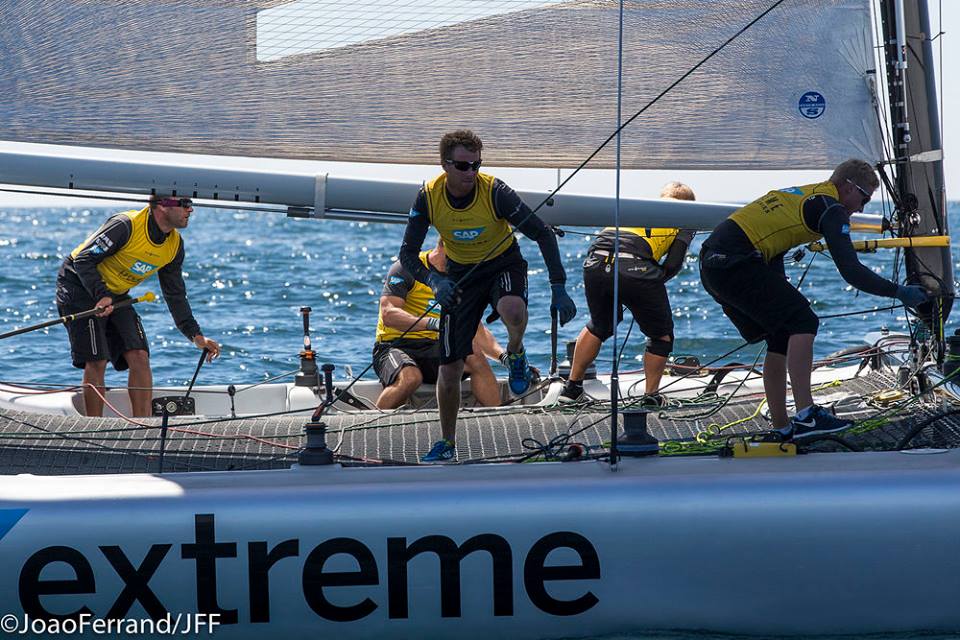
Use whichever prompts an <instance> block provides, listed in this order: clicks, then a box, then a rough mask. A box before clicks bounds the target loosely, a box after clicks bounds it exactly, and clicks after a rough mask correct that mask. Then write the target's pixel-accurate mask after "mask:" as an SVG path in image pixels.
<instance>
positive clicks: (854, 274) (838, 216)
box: [704, 194, 897, 298]
mask: <svg viewBox="0 0 960 640" xmlns="http://www.w3.org/2000/svg"><path fill="white" fill-rule="evenodd" d="M803 221H804V223H805V224H806V225H807V227H808V228H809V229H811V230H813V231H816V232H817V233H819V234H822V235H823V239H824V241H826V243H827V249H828V250H829V251H830V256H831V257H832V258H833V261H834V263H835V264H836V265H837V271H839V272H840V276H841V277H842V278H843V279H844V281H846V283H847V284H849V285H850V286H852V287H854V288H855V289H859V290H860V291H863V292H864V293H869V294H871V295H875V296H885V297H887V298H893V297H896V294H897V285H896V283H894V282H891V281H890V280H887V279H886V278H884V277H882V276H879V275H877V274H876V273H874V272H873V271H871V270H870V269H869V268H868V267H865V266H864V265H863V264H862V263H861V262H860V260H859V259H858V258H857V252H856V250H855V249H854V248H853V242H852V241H851V240H850V212H849V211H847V208H846V207H844V206H843V205H842V204H840V202H838V201H837V200H836V199H835V198H832V197H830V196H828V195H825V194H819V195H815V196H812V197H810V198H808V199H807V200H806V202H804V204H803ZM704 246H705V247H707V248H709V249H713V250H715V251H722V252H724V253H729V254H732V255H748V254H750V253H752V252H754V251H756V249H755V248H754V246H753V243H751V242H750V239H749V238H747V235H746V234H745V233H744V232H743V230H742V229H741V228H740V227H739V226H738V225H737V223H736V222H734V221H733V220H730V219H727V220H724V221H723V222H722V223H720V224H719V225H718V226H717V228H716V229H714V231H713V233H712V234H711V235H710V238H708V239H707V241H706V242H704ZM784 255H785V254H783V253H781V254H780V255H778V256H776V257H775V258H774V259H773V260H772V261H771V266H773V267H775V268H777V269H778V270H779V271H780V272H783V271H784V266H783V257H784Z"/></svg>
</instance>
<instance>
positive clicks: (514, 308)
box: [497, 296, 527, 324]
mask: <svg viewBox="0 0 960 640" xmlns="http://www.w3.org/2000/svg"><path fill="white" fill-rule="evenodd" d="M497 313H499V314H500V317H501V318H503V321H504V322H506V323H507V324H518V323H520V322H523V320H524V319H525V318H526V315H527V305H526V303H525V302H524V301H523V298H521V297H520V296H503V297H502V298H500V301H499V302H497Z"/></svg>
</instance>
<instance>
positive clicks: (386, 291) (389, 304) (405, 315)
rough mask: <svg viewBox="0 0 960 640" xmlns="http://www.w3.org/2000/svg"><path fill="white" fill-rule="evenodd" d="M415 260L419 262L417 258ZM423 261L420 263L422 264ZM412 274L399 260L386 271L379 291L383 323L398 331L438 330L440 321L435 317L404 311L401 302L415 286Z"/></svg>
mask: <svg viewBox="0 0 960 640" xmlns="http://www.w3.org/2000/svg"><path fill="white" fill-rule="evenodd" d="M417 262H420V260H419V258H418V259H417ZM422 264H423V263H421V265H422ZM415 284H416V281H415V280H414V279H413V276H411V275H410V273H409V272H408V271H407V270H406V269H404V268H403V265H401V264H400V263H399V262H394V263H393V265H391V267H390V270H389V271H388V272H387V278H386V280H384V282H383V291H382V292H381V293H380V317H381V318H382V319H383V324H384V325H385V326H387V327H390V328H391V329H397V330H398V331H439V329H440V321H439V319H438V318H436V317H430V316H424V317H423V318H419V317H417V316H415V315H413V314H412V313H409V312H407V311H404V309H403V304H404V302H406V300H407V295H409V293H410V291H411V290H412V289H413V287H414V286H415Z"/></svg>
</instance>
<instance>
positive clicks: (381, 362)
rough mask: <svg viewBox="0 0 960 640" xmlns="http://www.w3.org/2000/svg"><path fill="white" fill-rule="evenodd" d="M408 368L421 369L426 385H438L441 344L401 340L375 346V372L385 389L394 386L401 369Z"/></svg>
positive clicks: (421, 340) (428, 341)
mask: <svg viewBox="0 0 960 640" xmlns="http://www.w3.org/2000/svg"><path fill="white" fill-rule="evenodd" d="M407 366H414V367H417V368H418V369H420V373H421V375H423V381H424V382H425V383H426V384H436V382H437V371H438V369H439V368H440V343H439V342H437V341H436V340H424V339H422V338H421V339H413V340H406V339H404V338H400V339H399V340H390V341H389V342H377V343H375V344H374V345H373V370H374V371H376V373H377V377H378V378H379V379H380V384H382V385H383V386H384V387H389V386H390V385H391V384H393V383H394V382H395V381H396V379H397V375H398V374H399V373H400V369H402V368H404V367H407Z"/></svg>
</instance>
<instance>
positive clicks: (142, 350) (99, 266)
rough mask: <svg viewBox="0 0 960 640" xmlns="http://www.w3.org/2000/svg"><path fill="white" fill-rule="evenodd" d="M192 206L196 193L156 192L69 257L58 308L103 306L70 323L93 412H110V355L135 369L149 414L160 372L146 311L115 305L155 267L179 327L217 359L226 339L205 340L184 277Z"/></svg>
mask: <svg viewBox="0 0 960 640" xmlns="http://www.w3.org/2000/svg"><path fill="white" fill-rule="evenodd" d="M192 212H193V203H192V202H191V201H190V199H189V198H176V197H160V196H153V197H151V198H150V204H149V205H148V206H147V207H145V208H143V209H141V210H139V211H124V212H122V213H118V214H116V215H114V216H112V217H110V218H109V219H108V220H107V221H106V222H105V223H104V224H103V225H102V226H101V227H100V228H99V229H97V231H96V232H95V233H94V234H93V235H91V236H90V237H89V238H87V239H86V240H84V241H83V242H81V243H80V244H79V245H78V246H77V248H76V249H74V250H73V251H72V252H71V253H70V254H69V255H68V256H67V257H66V258H65V259H64V261H63V264H62V265H61V267H60V271H59V273H58V274H57V307H58V309H59V311H60V315H62V316H63V315H68V314H72V313H77V312H80V311H86V310H88V309H92V308H93V307H95V306H96V307H100V308H101V309H102V310H103V311H101V312H100V314H98V315H97V317H93V318H88V319H86V320H79V321H75V322H71V323H70V324H68V325H67V333H68V335H69V337H70V352H71V356H72V359H73V366H75V367H77V368H78V369H83V383H84V388H83V400H84V406H85V408H86V414H87V415H88V416H100V415H102V414H103V399H102V394H103V393H104V390H105V389H104V373H105V372H106V368H107V361H110V362H112V363H113V366H114V368H115V369H116V370H117V371H123V370H125V369H128V368H129V369H130V374H129V378H128V387H129V393H130V404H131V406H132V409H133V415H135V416H148V415H150V400H151V398H152V395H153V394H152V387H153V374H152V373H151V371H150V347H149V344H148V342H147V336H146V335H145V334H144V332H143V325H142V324H141V323H140V316H139V315H137V312H136V310H134V308H133V306H126V307H121V308H119V309H117V310H116V311H114V308H113V304H114V303H115V302H120V301H122V300H126V299H128V298H129V297H130V296H129V295H128V294H127V292H128V291H129V290H130V289H132V288H133V287H135V286H137V285H138V284H140V283H141V282H143V281H144V280H146V279H147V278H149V277H150V276H152V275H153V274H154V273H156V274H157V279H158V280H159V281H160V290H161V291H162V292H163V297H164V299H165V300H166V302H167V307H168V308H169V309H170V313H171V315H172V316H173V319H174V321H175V322H176V324H177V328H178V329H180V331H181V332H182V333H183V335H185V336H186V337H187V339H188V340H190V341H191V342H193V344H195V345H196V346H197V348H199V349H207V350H208V351H209V354H208V355H207V360H208V361H210V360H212V359H214V358H216V357H217V356H219V355H220V345H218V344H217V343H216V341H214V340H211V339H210V338H206V337H204V336H203V334H202V333H201V332H200V326H199V325H198V324H197V321H196V320H194V318H193V312H192V311H191V310H190V303H189V302H187V290H186V286H185V285H184V282H183V275H182V273H181V267H182V265H183V255H184V253H183V238H182V237H181V236H180V233H179V232H178V231H177V229H184V228H186V226H187V223H188V221H189V219H190V214H191V213H192Z"/></svg>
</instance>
